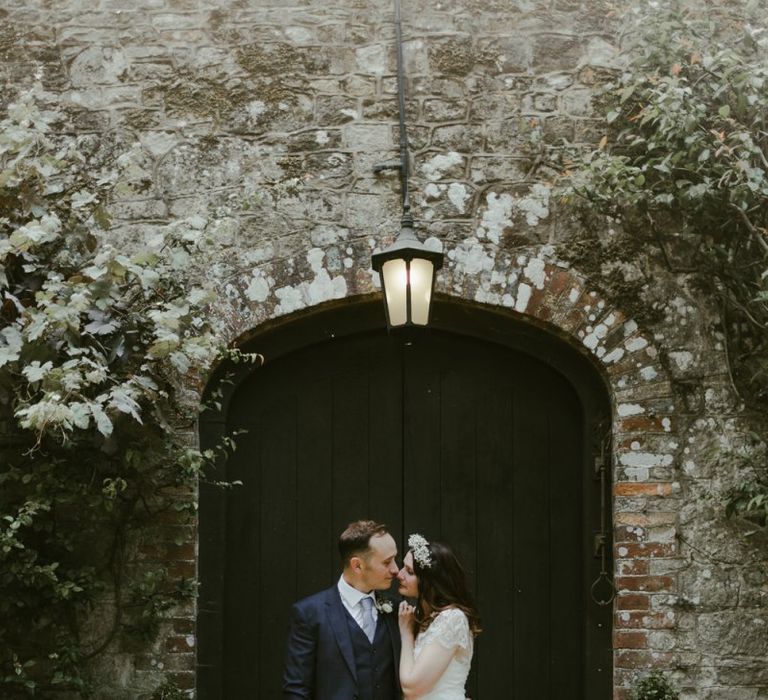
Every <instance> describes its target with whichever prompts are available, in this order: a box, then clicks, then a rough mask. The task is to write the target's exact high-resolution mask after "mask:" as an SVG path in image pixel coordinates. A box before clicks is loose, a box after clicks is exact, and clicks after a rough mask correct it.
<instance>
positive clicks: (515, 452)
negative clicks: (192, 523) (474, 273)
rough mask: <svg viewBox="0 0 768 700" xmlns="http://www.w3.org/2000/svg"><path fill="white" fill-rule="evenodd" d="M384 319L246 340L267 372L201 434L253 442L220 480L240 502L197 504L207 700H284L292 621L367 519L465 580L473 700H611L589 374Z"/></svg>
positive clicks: (487, 321) (330, 315) (449, 320)
mask: <svg viewBox="0 0 768 700" xmlns="http://www.w3.org/2000/svg"><path fill="white" fill-rule="evenodd" d="M380 314H381V311H380V309H379V307H378V305H376V306H375V307H370V306H368V305H363V306H358V307H356V308H351V309H350V308H348V309H346V310H338V311H336V312H327V313H326V314H317V315H315V316H313V317H312V318H309V319H305V320H304V322H303V325H304V326H305V327H304V329H303V331H302V329H301V328H300V326H301V325H302V322H297V323H296V324H291V325H290V326H285V327H284V328H282V329H279V328H278V329H276V330H275V331H274V332H273V333H271V334H267V335H264V336H262V337H260V338H258V339H257V340H255V341H254V349H257V348H258V349H259V350H264V349H266V350H267V355H268V357H274V358H275V359H274V360H273V361H271V362H269V363H268V364H267V365H266V366H265V367H264V368H261V369H258V370H256V371H253V372H250V373H248V374H243V375H242V376H241V377H239V378H238V381H237V382H236V383H235V386H234V388H233V390H232V392H231V395H230V396H229V400H228V402H227V405H226V407H225V409H224V411H223V415H221V416H220V419H219V422H218V424H217V425H216V424H214V422H210V423H209V425H208V426H207V428H206V430H207V431H208V435H207V436H206V435H203V437H204V440H205V439H208V440H210V439H213V437H214V434H215V433H216V432H217V430H218V431H221V430H225V431H226V430H246V431H247V432H246V433H245V434H243V435H242V436H241V437H240V439H239V441H238V445H239V446H238V449H237V451H236V453H235V456H234V457H233V458H232V459H231V460H230V462H229V463H228V465H227V472H226V478H227V479H229V480H241V481H242V482H243V484H244V485H243V486H242V487H240V488H236V489H233V490H231V491H228V492H226V493H223V494H222V493H216V492H209V491H205V492H204V493H203V494H202V496H201V515H200V528H201V552H200V559H201V579H202V589H201V598H200V600H201V613H200V629H199V634H198V637H199V643H200V651H199V654H200V672H199V679H200V680H199V694H200V697H201V698H240V697H259V698H277V697H279V695H280V680H281V671H282V656H283V648H284V642H285V633H286V630H287V619H288V612H289V608H290V605H291V603H292V602H293V601H295V600H296V599H298V598H300V597H302V596H304V595H308V594H309V593H312V592H315V591H317V590H320V589H322V588H325V587H327V586H329V585H331V584H332V583H333V582H334V581H335V580H336V578H337V577H338V574H339V566H338V561H337V554H336V537H337V536H338V533H339V532H340V531H341V530H342V529H343V528H344V526H345V525H346V523H347V522H349V521H350V520H353V519H356V518H359V517H372V518H375V519H378V520H382V521H384V522H387V523H388V524H389V525H390V527H391V529H392V531H393V534H394V535H395V537H396V539H398V540H399V542H400V545H401V549H402V545H403V539H404V537H405V536H407V534H408V533H410V532H413V531H418V532H422V533H424V534H425V535H427V536H428V537H431V538H433V539H444V540H446V541H448V542H450V543H451V544H452V545H453V546H454V547H455V548H456V550H457V552H458V554H459V555H460V557H461V559H462V560H463V561H464V562H465V563H466V566H467V569H468V573H469V576H470V580H471V583H472V587H473V590H474V592H475V595H476V597H477V600H478V604H479V606H480V610H481V614H482V616H483V624H484V630H485V631H484V633H483V635H482V636H481V637H480V639H479V640H478V644H477V652H476V656H475V662H474V665H473V673H472V676H471V678H470V682H469V685H468V687H467V692H468V694H469V695H470V696H471V697H473V698H481V699H482V698H486V699H487V698H499V697H508V698H517V699H519V700H522V699H526V700H527V699H529V698H533V697H535V698H537V699H540V700H576V699H578V698H584V699H585V700H586V699H587V698H588V699H589V700H599V699H600V698H604V699H605V700H607V699H608V698H609V697H610V696H611V610H610V608H606V607H600V606H598V605H596V604H595V603H594V602H593V601H592V600H591V599H590V593H589V590H590V585H591V583H592V581H593V580H594V579H595V578H596V576H597V574H598V572H599V561H598V560H597V559H596V558H595V556H594V534H595V531H596V530H597V529H598V527H599V524H600V508H601V503H600V488H599V486H600V485H599V481H597V480H596V478H595V469H594V463H595V435H596V434H597V431H596V426H598V425H601V424H603V421H604V418H605V416H607V415H608V406H607V399H606V398H605V390H604V388H603V387H602V385H601V384H600V382H599V379H598V377H597V375H596V372H595V370H594V369H593V368H592V366H591V365H590V363H589V362H588V361H587V360H586V359H585V358H584V357H583V356H582V355H581V354H580V353H578V352H576V351H574V350H573V349H572V348H571V347H570V346H568V345H567V344H565V343H564V342H562V341H560V340H558V339H556V338H554V337H553V336H551V335H549V334H548V333H544V332H543V331H541V330H540V329H537V328H535V327H532V326H530V325H527V324H524V323H522V322H520V321H515V320H513V319H511V318H507V317H503V316H500V315H497V314H494V313H491V312H487V311H483V310H480V309H478V308H472V307H464V306H454V305H451V304H446V303H443V304H438V306H437V308H436V311H435V322H434V328H433V330H432V331H431V332H429V333H426V334H424V335H422V336H421V337H418V338H416V339H414V340H413V342H412V343H410V344H404V343H403V342H402V341H400V340H398V339H397V338H392V337H389V336H387V334H386V331H384V330H383V329H381V327H380V326H381V321H382V319H381V315H380ZM376 326H379V328H376ZM371 328H374V329H375V330H371ZM604 506H605V504H603V507H604Z"/></svg>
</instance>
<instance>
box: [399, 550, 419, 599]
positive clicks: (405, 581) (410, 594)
mask: <svg viewBox="0 0 768 700" xmlns="http://www.w3.org/2000/svg"><path fill="white" fill-rule="evenodd" d="M397 580H398V581H399V582H400V586H399V587H398V589H397V592H398V593H399V594H400V595H401V596H405V597H406V598H418V596H419V579H418V577H417V576H416V574H414V573H413V554H412V553H411V552H408V553H407V554H406V555H405V557H404V558H403V568H402V569H400V573H399V574H398V575H397Z"/></svg>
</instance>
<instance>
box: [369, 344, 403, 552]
mask: <svg viewBox="0 0 768 700" xmlns="http://www.w3.org/2000/svg"><path fill="white" fill-rule="evenodd" d="M368 384H369V395H368V417H369V436H370V438H369V442H368V464H369V465H370V472H369V476H370V478H369V484H368V503H369V515H370V517H371V518H373V519H375V520H378V521H379V522H384V523H386V524H387V525H388V527H389V529H390V532H391V533H392V536H393V537H394V538H395V541H396V542H399V541H400V540H401V538H402V521H403V376H402V347H401V345H400V344H399V343H398V342H397V341H396V340H395V339H390V338H388V337H386V336H385V335H382V336H380V337H379V339H377V342H376V344H375V345H374V346H372V348H371V352H370V355H369V368H368ZM398 550H399V546H398ZM399 555H400V556H402V551H399Z"/></svg>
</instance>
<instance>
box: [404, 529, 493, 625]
mask: <svg viewBox="0 0 768 700" xmlns="http://www.w3.org/2000/svg"><path fill="white" fill-rule="evenodd" d="M427 547H428V548H429V554H430V558H431V560H432V565H431V566H430V567H425V566H422V565H421V564H419V562H418V561H417V560H416V557H413V573H414V574H416V576H417V578H418V580H419V596H418V598H417V599H416V613H415V616H414V621H415V625H416V629H415V633H418V632H420V631H423V630H425V629H426V628H427V627H429V624H430V623H431V622H432V619H433V614H434V613H438V612H440V611H441V610H445V609H446V608H450V607H454V608H458V609H459V610H461V611H462V612H463V613H464V614H465V615H466V616H467V620H468V621H469V629H470V631H471V632H472V635H473V636H477V635H478V634H480V632H481V629H480V617H479V615H478V613H477V608H476V607H475V602H474V600H473V599H472V595H471V594H470V592H469V589H468V588H467V577H466V575H465V574H464V568H463V567H462V565H461V563H460V562H459V560H458V559H457V558H456V555H455V554H454V553H453V550H452V549H451V548H450V547H449V546H448V545H447V544H443V543H442V542H429V543H428V545H427ZM411 554H413V553H411ZM425 606H426V607H427V608H428V609H429V614H427V613H426V612H425Z"/></svg>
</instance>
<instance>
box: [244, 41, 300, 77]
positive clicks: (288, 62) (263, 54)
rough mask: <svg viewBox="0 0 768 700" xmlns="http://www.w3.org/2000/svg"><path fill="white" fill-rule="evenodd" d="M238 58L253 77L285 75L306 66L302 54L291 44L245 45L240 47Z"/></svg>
mask: <svg viewBox="0 0 768 700" xmlns="http://www.w3.org/2000/svg"><path fill="white" fill-rule="evenodd" d="M236 59H237V63H238V64H239V65H240V67H241V68H242V69H243V70H244V71H245V72H246V73H248V74H249V75H251V76H253V77H261V76H264V75H285V74H286V73H295V72H300V71H302V70H303V69H304V68H305V66H304V65H303V61H302V60H301V55H300V54H299V52H298V51H297V50H296V49H295V48H294V47H293V46H290V45H289V44H272V45H271V46H268V47H264V46H263V45H261V44H251V45H249V46H243V47H242V48H240V49H238V51H237V54H236Z"/></svg>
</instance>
